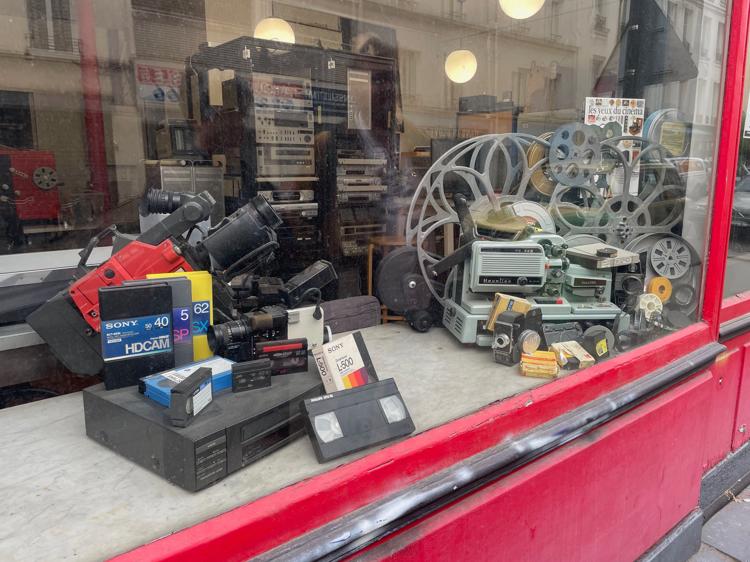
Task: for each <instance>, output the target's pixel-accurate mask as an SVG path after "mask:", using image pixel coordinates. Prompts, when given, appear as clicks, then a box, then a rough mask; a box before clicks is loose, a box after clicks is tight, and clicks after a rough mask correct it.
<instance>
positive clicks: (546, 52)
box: [0, 0, 744, 558]
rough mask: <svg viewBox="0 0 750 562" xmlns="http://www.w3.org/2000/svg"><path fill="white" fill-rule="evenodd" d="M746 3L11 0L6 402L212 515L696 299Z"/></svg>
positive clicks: (91, 454)
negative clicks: (729, 14) (731, 10)
mask: <svg viewBox="0 0 750 562" xmlns="http://www.w3.org/2000/svg"><path fill="white" fill-rule="evenodd" d="M725 10H726V8H725V6H724V4H723V3H721V2H720V3H712V4H710V5H708V4H706V5H704V3H702V2H694V1H692V0H691V1H688V0H669V1H667V0H633V1H627V0H577V1H572V0H571V1H565V2H563V1H560V0H500V1H498V0H472V1H463V0H440V1H434V0H429V1H428V0H375V1H367V2H344V3H342V2H332V1H329V0H262V1H260V0H259V1H253V2H220V1H218V0H200V1H197V0H196V1H193V0H185V1H160V0H131V1H129V2H125V1H118V0H100V1H99V2H94V1H93V0H27V1H18V2H12V3H7V2H6V3H4V4H3V6H2V7H0V15H2V18H0V20H1V21H2V22H3V23H2V33H0V73H1V75H2V76H3V80H2V84H1V85H0V242H1V245H0V254H2V255H0V336H1V337H0V345H2V347H0V358H2V360H3V365H4V368H3V370H2V373H3V374H2V378H0V386H1V387H2V391H1V392H0V407H3V408H10V409H9V410H7V411H5V412H2V413H3V414H4V415H7V416H8V419H19V420H20V419H26V418H25V416H33V415H37V414H36V412H42V408H44V410H43V412H44V415H42V414H38V415H40V416H41V417H46V416H47V415H53V414H54V416H56V417H55V418H54V419H59V423H56V424H55V430H54V431H53V432H51V433H49V435H47V436H44V437H40V438H38V439H37V438H34V439H32V440H31V442H33V443H36V444H37V445H34V446H39V447H40V449H39V451H42V450H43V449H42V448H41V447H42V446H43V445H44V443H46V441H45V440H48V439H49V440H54V439H55V436H56V435H58V434H57V433H55V431H59V432H63V433H64V434H65V435H66V436H68V438H71V439H73V440H74V441H75V443H76V444H77V445H76V446H74V447H71V448H70V449H71V451H72V452H71V455H72V454H73V453H76V452H78V451H85V452H86V453H85V454H83V455H81V456H82V457H83V458H67V457H66V458H65V459H61V460H59V463H60V464H61V465H65V466H70V467H71V468H69V469H67V468H66V469H65V471H64V473H63V474H62V476H61V477H60V478H62V479H63V480H64V479H66V478H69V479H70V478H74V472H75V470H74V468H75V467H76V466H78V465H77V464H76V463H85V466H87V467H90V466H97V467H100V469H99V473H100V474H101V475H102V476H101V481H100V482H99V483H97V485H102V486H105V487H106V488H107V490H108V491H107V493H108V494H110V495H111V497H112V502H116V501H120V500H122V501H123V502H125V503H126V504H127V505H130V506H134V505H141V506H143V505H148V506H150V507H154V509H155V511H154V513H161V512H160V511H158V509H161V508H163V507H165V506H169V504H170V502H171V501H173V500H171V499H170V498H171V497H172V496H170V494H168V493H161V492H159V489H160V488H159V486H161V485H163V486H165V487H166V486H169V485H170V484H168V483H167V480H169V481H171V482H173V483H174V484H176V485H178V486H182V487H183V488H186V489H190V490H195V489H202V488H208V487H209V485H211V484H214V483H216V482H219V481H222V482H224V483H226V485H227V486H229V487H231V488H232V490H231V492H232V493H228V494H224V495H221V494H220V493H219V492H220V490H225V488H222V486H216V487H214V488H212V489H211V490H206V491H205V492H203V493H205V494H206V497H208V496H211V499H210V501H209V500H207V501H204V502H202V503H201V506H202V507H201V511H200V513H201V514H202V516H206V517H207V516H208V515H211V514H214V513H219V512H223V511H226V510H227V509H229V508H231V507H233V506H235V505H238V504H241V503H244V502H247V501H249V500H251V499H253V498H255V497H258V496H261V495H264V494H268V493H271V492H273V491H275V490H277V489H279V488H281V487H283V486H286V485H288V484H291V483H294V482H297V481H299V480H301V479H304V478H306V477H309V476H312V475H314V474H316V473H320V472H322V471H324V470H328V469H330V468H333V467H335V466H337V465H338V464H340V463H342V462H348V461H350V460H352V459H353V458H356V456H357V455H359V456H362V455H366V454H369V453H372V452H373V451H375V450H377V449H378V447H382V446H384V444H385V443H388V442H391V441H393V440H394V439H403V438H408V436H411V435H414V434H416V433H420V432H423V431H425V430H427V429H429V428H432V427H435V426H438V425H440V424H443V423H446V422H449V421H451V420H454V419H456V418H459V417H461V416H465V415H467V414H469V413H471V412H475V411H476V410H478V409H479V408H482V407H484V406H486V405H488V404H490V403H493V402H496V401H499V400H503V399H505V398H507V397H509V396H512V395H516V394H518V393H521V392H524V391H527V390H529V389H532V388H536V387H538V386H540V385H543V384H548V383H551V384H554V380H555V379H557V378H560V377H565V376H568V375H570V374H571V373H575V372H576V370H577V369H579V368H584V367H587V366H588V365H591V364H593V363H595V362H601V361H607V360H608V359H609V358H611V357H613V356H615V355H618V354H620V353H623V352H625V351H627V350H629V349H632V348H634V347H636V346H639V345H642V344H644V343H646V342H649V341H653V340H655V339H657V338H659V337H663V336H664V335H666V334H669V333H673V332H675V331H677V330H679V329H681V328H684V327H685V326H688V325H689V324H690V323H692V322H694V321H695V320H696V318H697V317H698V314H699V310H698V303H699V302H700V290H701V282H702V281H701V277H702V268H703V263H704V256H705V241H706V238H707V236H706V233H707V229H708V227H709V225H708V223H707V210H708V201H709V199H710V193H711V189H712V181H713V179H712V178H713V175H714V171H713V156H714V154H715V152H716V136H717V135H716V121H717V114H718V107H719V101H720V100H719V97H720V92H721V81H722V76H723V58H724V34H725V29H726V28H725V21H726V17H725ZM743 150H744V147H743ZM741 185H743V184H742V183H740V187H738V196H740V195H741V194H742V191H743V190H742V188H741ZM112 225H116V228H112ZM733 256H734V257H733V259H734V260H735V261H736V263H739V264H741V263H744V261H743V260H742V259H741V256H740V257H737V256H736V255H733ZM735 258H736V259H735ZM79 262H80V263H79ZM730 278H731V275H730ZM738 278H741V276H740V277H738ZM350 336H351V337H350ZM308 351H309V352H311V353H308ZM196 361H199V362H200V363H199V365H198V367H205V368H206V370H201V369H199V368H198V367H196V366H195V365H192V364H193V363H194V362H196ZM190 365H192V366H190ZM175 369H177V371H175ZM186 369H187V370H186ZM165 373H166V374H165ZM378 379H379V380H378ZM209 381H210V382H209ZM102 385H106V387H105V386H102ZM84 389H85V390H84ZM233 390H234V392H233ZM77 392H83V401H82V400H81V399H80V397H79V396H78V395H73V396H61V395H65V394H72V393H77ZM321 395H323V396H326V398H320V396H321ZM47 398H49V399H47ZM39 399H46V400H44V401H43V402H41V403H38V404H36V403H35V404H25V403H27V402H33V401H35V400H39ZM304 400H308V401H306V402H304V404H305V405H304V407H303V408H302V409H300V403H301V402H303V401H304ZM20 404H25V405H24V407H23V408H11V407H13V406H16V405H20ZM82 404H83V405H82ZM115 405H118V406H115ZM82 409H83V411H84V415H85V420H86V425H87V434H88V435H89V436H91V438H92V439H93V441H92V440H91V439H89V438H87V437H86V435H85V434H84V430H83V427H81V425H80V419H81V411H82ZM123 412H128V413H127V414H123ZM119 415H124V416H126V417H124V418H119V417H117V416H119ZM13 416H19V418H13ZM57 416H59V418H58V417H57ZM250 416H252V422H251V421H250ZM144 418H148V419H149V420H150V421H149V423H151V424H153V425H152V426H149V427H153V428H158V429H153V430H149V431H156V432H157V433H158V434H159V435H162V433H163V434H166V433H169V435H173V434H175V433H173V432H177V433H176V434H179V435H188V436H189V439H188V443H189V446H187V448H186V449H179V450H178V449H177V446H176V445H175V447H172V448H170V447H165V448H164V449H160V450H159V451H155V450H152V449H150V447H152V446H153V445H152V442H151V441H149V440H147V439H146V438H145V437H144V435H145V433H144V432H145V430H144V429H143V426H141V425H139V423H140V422H136V421H135V420H142V419H144ZM40 419H41V418H40ZM18 423H19V427H24V422H20V421H19V422H18ZM66 424H67V425H66ZM185 424H189V427H188V428H187V429H182V428H181V427H180V426H181V425H185ZM373 428H376V429H377V430H376V429H373ZM159 432H162V433H159ZM355 434H357V435H360V434H361V436H360V437H359V438H358V439H354V438H353V435H355ZM305 435H307V437H305ZM71 436H72V437H71ZM298 438H299V439H298ZM76 440H77V441H76ZM94 441H96V442H97V443H94ZM94 445H95V446H94ZM49 449H51V450H52V449H53V450H55V451H57V450H58V447H49ZM108 449H115V450H118V451H119V452H120V456H117V457H115V456H112V455H110V454H109V453H110V451H109V450H108ZM44 450H45V451H46V450H47V449H44ZM39 454H40V458H41V456H42V453H39ZM165 455H167V456H165ZM261 457H263V459H262V460H261ZM23 458H28V457H26V456H24V457H23ZM45 458H46V457H45ZM153 459H158V462H157V461H155V460H153ZM63 461H64V462H63ZM319 461H320V462H319ZM40 462H41V461H40ZM44 462H46V461H44ZM133 463H134V464H135V465H138V466H137V467H136V466H132V465H133ZM123 467H130V468H133V471H132V472H130V473H129V476H128V478H130V479H132V480H129V482H131V483H132V484H133V485H132V486H130V487H121V486H119V485H117V483H115V482H114V481H113V479H114V478H115V477H116V475H118V474H123V473H124V471H125V470H124V469H123ZM173 469H174V472H173V473H170V472H168V471H170V470H173ZM241 469H242V470H241ZM87 470H88V469H87ZM148 471H152V472H156V473H158V474H159V475H160V476H162V477H165V478H166V479H165V480H163V481H162V479H158V480H156V481H154V480H153V478H152V479H151V480H147V479H148V478H149V477H152V475H150V474H148ZM85 473H86V474H90V470H89V471H88V472H85ZM232 473H239V474H243V476H242V477H239V476H238V477H237V478H233V477H228V476H229V475H231V474H232ZM56 474H57V473H56ZM225 477H227V478H226V479H225V480H224V478H225ZM243 478H246V479H247V480H243ZM250 482H252V483H253V484H252V485H249V484H248V483H250ZM58 484H59V482H58ZM73 485H78V484H71V486H73ZM61 487H63V488H64V486H61ZM68 489H71V488H70V487H68ZM145 490H148V491H149V492H148V494H146V492H145ZM126 493H127V494H129V495H128V496H127V498H125V494H126ZM141 493H143V494H144V496H143V497H134V495H135V496H138V494H141ZM120 494H123V495H122V496H120ZM108 497H109V496H108ZM117 498H119V499H117ZM196 505H197V504H196ZM157 506H159V507H157ZM205 506H210V509H209V508H206V507H205ZM111 511H112V513H115V512H118V511H117V510H116V509H113V510H111ZM186 511H187V512H190V510H186ZM173 512H174V510H170V518H171V517H172V514H173ZM118 513H119V512H118ZM122 513H129V512H126V511H123V512H122ZM130 515H131V516H132V518H133V519H135V515H134V514H132V513H131V514H130ZM110 516H111V517H115V518H116V517H117V515H111V514H110V515H107V517H110ZM179 517H182V516H179ZM186 517H187V516H186ZM196 517H197V516H193V515H192V512H190V516H189V517H187V518H186V519H184V520H183V519H179V520H172V519H169V521H170V525H171V526H170V527H169V529H167V528H165V527H164V526H163V525H162V526H160V525H154V526H153V527H152V530H153V537H156V536H161V535H163V534H166V533H167V532H170V531H171V530H173V529H174V528H175V525H176V526H179V525H186V524H187V523H188V519H189V522H194V521H195V520H196ZM167 519H168V518H165V519H164V520H165V521H166V520H167ZM111 523H112V524H111V525H108V526H107V528H113V529H114V528H128V524H126V523H123V524H122V525H120V524H116V522H111ZM98 527H99V526H98ZM18 536H22V534H19V535H18ZM35 538H37V537H35ZM149 538H150V537H149V536H145V535H139V536H138V537H133V541H137V542H138V544H140V543H142V542H143V541H145V540H148V539H149ZM76 540H78V542H77V543H75V541H73V540H72V539H71V541H60V543H62V544H66V545H67V544H75V545H76V548H77V550H76V552H77V553H78V555H80V556H86V554H85V552H86V549H94V548H102V549H104V548H106V547H104V546H102V545H108V544H110V543H111V544H116V545H117V546H116V547H114V546H113V547H112V548H113V549H115V548H117V549H122V548H125V547H127V546H128V545H125V544H122V543H120V542H116V543H115V542H114V541H107V540H102V541H96V544H88V543H86V542H85V541H84V540H83V539H82V538H80V537H78V538H77V539H76ZM132 546H134V544H133V545H132ZM109 554H113V553H112V552H109V551H106V552H104V551H96V552H92V551H91V550H89V551H88V557H89V558H102V557H103V556H104V555H109Z"/></svg>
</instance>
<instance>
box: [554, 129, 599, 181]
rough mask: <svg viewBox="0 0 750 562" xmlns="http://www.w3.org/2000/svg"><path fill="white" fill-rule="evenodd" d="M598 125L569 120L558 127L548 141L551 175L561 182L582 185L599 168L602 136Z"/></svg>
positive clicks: (591, 177)
mask: <svg viewBox="0 0 750 562" xmlns="http://www.w3.org/2000/svg"><path fill="white" fill-rule="evenodd" d="M597 129H598V128H597V127H593V126H591V125H584V124H583V123H569V124H567V125H563V126H562V127H559V128H558V129H557V130H556V131H555V132H554V133H553V134H552V137H551V138H550V141H549V170H550V174H552V176H553V177H554V178H555V179H556V180H557V181H558V182H559V183H561V184H563V185H568V186H581V185H585V184H587V183H589V182H590V181H591V180H592V179H593V176H594V174H595V173H596V172H597V171H598V170H599V166H600V160H601V149H600V142H601V135H602V133H601V132H600V131H599V130H597Z"/></svg>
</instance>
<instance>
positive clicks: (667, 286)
mask: <svg viewBox="0 0 750 562" xmlns="http://www.w3.org/2000/svg"><path fill="white" fill-rule="evenodd" d="M646 292H647V293H651V294H652V295H656V296H657V297H659V300H660V301H661V302H663V303H665V302H667V301H668V300H669V299H670V297H671V296H672V282H671V281H670V280H669V279H667V278H666V277H654V278H652V279H651V280H650V281H649V282H648V284H647V285H646Z"/></svg>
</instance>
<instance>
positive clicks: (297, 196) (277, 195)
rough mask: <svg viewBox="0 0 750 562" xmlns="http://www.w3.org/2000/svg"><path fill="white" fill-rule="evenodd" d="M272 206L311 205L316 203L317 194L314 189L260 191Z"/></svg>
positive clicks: (259, 193)
mask: <svg viewBox="0 0 750 562" xmlns="http://www.w3.org/2000/svg"><path fill="white" fill-rule="evenodd" d="M258 195H262V196H263V197H265V198H266V200H267V201H268V202H269V203H270V204H271V205H276V204H287V203H309V202H311V201H315V192H314V191H313V190H312V189H284V190H282V189H279V190H268V191H259V192H258Z"/></svg>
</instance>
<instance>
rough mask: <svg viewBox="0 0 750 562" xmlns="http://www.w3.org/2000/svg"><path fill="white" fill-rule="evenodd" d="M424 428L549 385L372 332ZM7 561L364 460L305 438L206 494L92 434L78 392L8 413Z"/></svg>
mask: <svg viewBox="0 0 750 562" xmlns="http://www.w3.org/2000/svg"><path fill="white" fill-rule="evenodd" d="M362 333H363V334H364V337H365V341H366V342H367V344H368V349H369V350H370V353H371V356H372V359H373V363H374V365H375V368H376V369H377V371H378V375H379V376H380V378H388V377H393V378H394V379H395V380H396V382H397V384H398V387H399V389H400V391H401V394H402V396H403V397H404V400H405V401H406V403H407V405H408V407H409V410H410V412H411V415H412V418H413V420H414V422H415V424H416V428H417V429H416V432H415V433H419V432H422V431H425V430H427V429H430V428H432V427H435V426H437V425H441V424H443V423H445V422H448V421H450V420H452V419H455V418H458V417H461V416H463V415H466V414H468V413H470V412H473V411H476V410H478V409H479V408H482V407H483V406H486V405H487V404H490V403H492V402H495V401H497V400H500V399H503V398H506V397H508V396H512V395H514V394H518V393H520V392H523V391H525V390H528V389H530V388H533V387H536V386H539V385H541V384H543V383H544V382H546V381H545V380H544V379H535V378H527V377H523V376H521V375H520V374H519V372H518V368H517V367H504V366H501V365H498V364H496V363H494V362H493V361H492V356H491V353H490V351H489V350H488V349H479V348H475V347H465V346H462V345H461V344H459V343H458V342H457V341H456V340H455V339H454V338H453V337H452V336H450V335H449V334H448V332H447V331H446V330H444V329H442V328H435V329H433V330H431V331H430V332H429V333H428V334H419V333H416V332H414V331H412V330H411V329H410V328H409V327H408V326H406V325H405V324H402V323H391V324H386V325H382V326H376V327H373V328H368V329H366V330H363V331H362ZM0 427H2V431H1V433H0V455H1V458H2V465H3V470H2V471H0V495H2V498H3V502H2V508H0V529H2V532H1V533H0V560H52V559H54V560H62V559H76V560H100V559H103V558H106V557H109V556H112V555H115V554H118V553H121V552H124V551H127V550H130V549H132V548H135V547H137V546H140V545H141V544H144V543H146V542H149V541H152V540H154V539H157V538H159V537H161V536H164V535H168V534H170V533H173V532H175V531H178V530H180V529H184V528H185V527H188V526H190V525H194V524H196V523H200V522H201V521H205V520H206V519H208V518H210V517H213V516H216V515H219V514H221V513H224V512H226V511H228V510H230V509H232V508H235V507H238V506H240V505H243V504H246V503H248V502H250V501H252V500H254V499H257V498H259V497H262V496H265V495H267V494H270V493H273V492H275V491H276V490H279V489H280V488H283V487H285V486H288V485H290V484H293V483H295V482H298V481H300V480H303V479H305V478H309V477H311V476H314V475H316V474H319V473H321V472H325V471H327V470H330V469H332V468H334V467H335V466H338V465H340V464H343V463H346V462H350V461H352V460H354V459H356V458H359V457H361V456H364V455H366V454H368V453H369V452H372V450H368V451H365V452H362V453H359V454H355V455H351V456H349V457H346V458H343V459H338V460H336V461H332V462H330V463H328V464H323V465H321V464H318V463H317V461H316V460H315V455H314V454H313V450H312V447H311V446H310V443H309V441H308V440H307V438H304V439H299V440H297V441H295V442H294V443H292V444H290V445H288V446H287V447H284V448H283V449H281V450H279V451H277V452H275V453H273V454H271V455H270V456H268V457H266V458H265V459H262V460H261V461H259V462H257V463H255V464H254V465H252V466H249V467H247V468H245V469H243V470H241V471H239V472H237V473H235V474H233V475H231V476H229V477H227V478H226V479H224V480H222V481H220V482H219V483H218V484H216V485H215V486H212V487H210V488H208V489H206V490H203V491H201V492H197V493H190V492H186V491H184V490H182V489H180V488H178V487H177V486H173V485H171V484H170V483H169V482H167V481H166V480H163V479H162V478H160V477H158V476H156V475H155V474H152V473H151V472H148V471H147V470H145V469H143V468H141V467H139V466H137V465H136V464H134V463H132V462H130V461H128V460H126V459H124V458H122V457H120V456H118V455H117V454H115V453H113V452H112V451H110V450H109V449H107V448H105V447H103V446H101V445H99V444H98V443H96V442H94V441H92V440H91V439H89V438H87V437H86V434H85V431H84V423H83V409H82V400H81V394H80V393H75V394H69V395H66V396H62V397H59V398H52V399H48V400H44V401H41V402H36V403H31V404H26V405H23V406H17V407H15V408H9V409H6V410H0Z"/></svg>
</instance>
